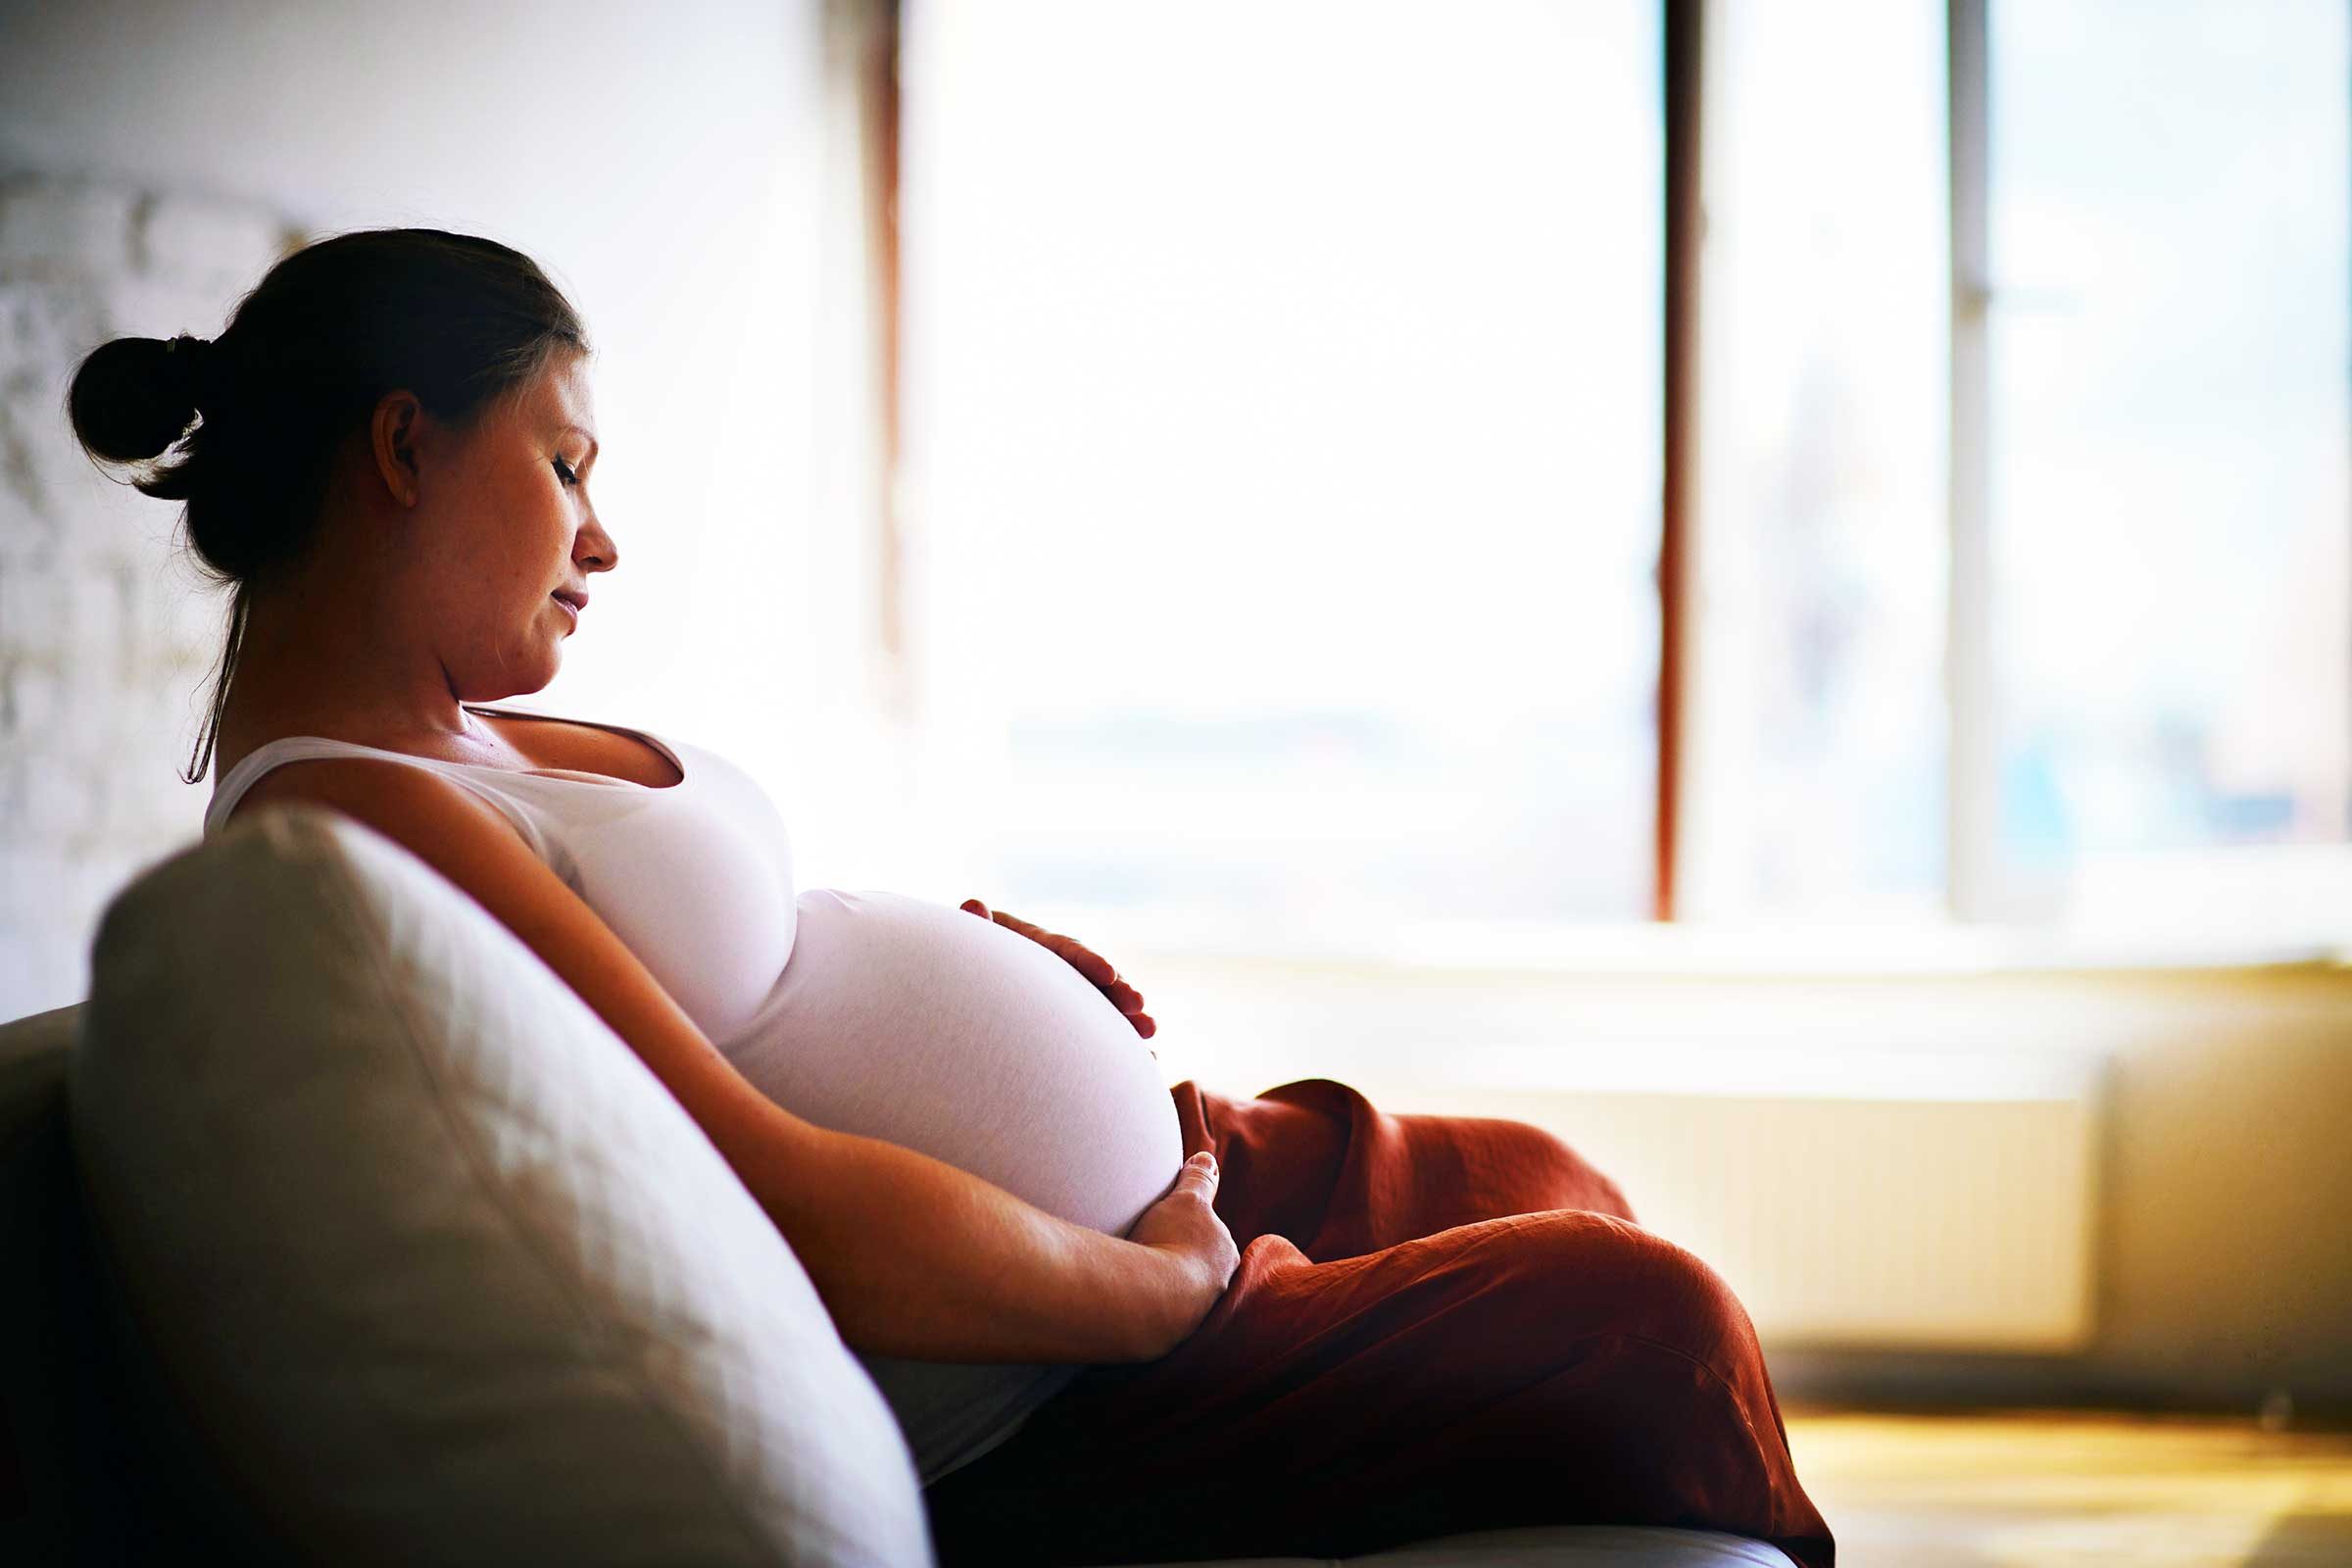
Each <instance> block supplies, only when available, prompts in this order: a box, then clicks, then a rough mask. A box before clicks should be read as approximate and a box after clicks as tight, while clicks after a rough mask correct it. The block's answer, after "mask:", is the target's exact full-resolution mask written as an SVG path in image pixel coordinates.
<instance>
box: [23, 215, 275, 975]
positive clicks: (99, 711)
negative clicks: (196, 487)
mask: <svg viewBox="0 0 2352 1568" xmlns="http://www.w3.org/2000/svg"><path fill="white" fill-rule="evenodd" d="M293 237H294V236H293V234H292V232H291V226H290V225H289V224H288V223H287V222H285V221H283V220H282V219H280V218H278V217H277V216H275V215H273V214H270V213H268V212H264V211H260V210H257V209H255V208H252V207H249V206H240V205H235V204H228V203H221V202H216V201H210V200H204V199H197V198H190V197H185V196H177V195H166V194H159V193H154V192H143V191H137V190H128V189H123V188H120V187H116V186H109V185H104V184H96V183H91V182H87V181H82V180H73V179H59V178H51V177H45V176H43V175H41V174H39V173H38V172H28V171H23V170H16V171H9V170H0V1019H7V1018H12V1017H16V1016H18V1015H20V1014H22V1013H25V1012H30V1011H34V1010H37V1009H40V1008H43V1007H50V1006H56V1005H62V1004H64V1003H68V1002H73V1001H78V1000H79V999H80V998H81V997H82V996H83V995H84V993H85V990H86V986H87V981H88V969H89V944H90V937H91V935H92V933H93V932H94V931H95V929H96V925H97V920H98V915H99V912H100V911H101V910H102V909H103V908H104V907H105V906H106V902H107V900H109V899H110V898H112V897H113V896H114V894H115V893H116V892H117V891H118V890H119V889H121V887H122V886H123V883H124V882H126V881H128V880H129V879H130V878H131V877H132V876H133V875H135V874H136V873H137V872H138V870H139V869H140V868H141V867H142V866H144V865H147V864H149V863H151V862H152V861H153V860H155V859H156V858H159V857H161V856H164V855H167V854H169V853H171V852H172V850H174V849H176V848H178V847H179V846H180V845H182V844H184V843H186V842H188V841H190V840H191V839H193V838H194V837H195V836H196V835H197V833H198V831H199V829H200V825H201V818H202V816H203V812H204V803H205V800H206V797H207V796H208V795H209V793H210V787H209V783H199V784H196V785H187V784H182V783H181V782H180V780H179V777H178V774H177V771H176V770H177V769H178V768H179V767H181V766H184V765H185V763H186V760H187V755H188V749H189V746H190V745H191V743H192V742H193V741H194V739H195V737H196V734H197V731H198V728H199V726H200V725H201V722H202V717H203V710H202V695H203V688H204V686H205V685H206V681H207V677H208V674H209V672H210V670H211V668H212V664H213V661H214V659H215V658H216V657H217V656H218V654H219V652H220V638H221V630H222V619H221V617H222V614H223V613H224V610H225V598H224V596H223V595H221V594H220V593H219V592H217V591H215V590H213V589H210V588H209V587H207V586H205V585H204V583H203V581H202V579H201V578H200V577H199V576H198V575H197V574H196V572H195V570H194V569H193V566H192V565H191V564H190V563H189V562H188V560H187V559H186V557H185V555H184V552H183V550H182V548H181V546H180V545H179V543H178V521H179V518H178V513H179V508H178V507H177V505H176V504H172V503H167V502H161V501H152V500H149V499H148V498H147V497H145V496H142V495H140V494H139V493H138V492H137V491H135V490H132V489H130V488H129V487H128V486H127V485H119V484H116V483H114V482H111V481H110V480H109V479H108V478H107V477H106V476H105V475H103V474H102V473H101V472H100V471H99V470H98V469H97V468H96V467H95V466H92V465H91V463H90V462H89V460H88V459H87V458H85V457H84V456H83V455H82V452H81V449H80V447H79V446H78V445H76V444H75V442H74V440H73V432H72V430H71V428H70V427H69V426H68V424H67V421H66V415H65V396H66V385H67V382H68V380H69V379H70V377H71V375H72V373H73V366H74V364H75V362H76V361H78V360H79V359H80V357H81V356H82V355H83V354H85V353H87V352H88V351H89V350H90V349H91V348H93V347H95V346H96V345H97V344H99V343H102V342H104V341H105V340H106V339H108V338H110V337H117V336H122V335H124V334H135V335H139V336H147V337H170V336H172V334H173V333H175V332H194V333H197V334H198V335H200V336H204V337H211V336H213V335H215V334H217V333H218V332H219V331H220V330H221V325H222V323H223V322H224V321H225V320H226V319H227V316H228V313H229V311H230V310H231V309H232V308H233V307H234V305H235V303H236V301H237V299H238V298H239V297H240V296H241V295H243V293H244V292H245V291H246V290H247V289H250V288H251V287H252V286H253V285H254V284H255V283H256V282H257V281H259V280H260V278H261V275H262V273H263V272H264V271H266V270H268V269H269V266H270V262H271V261H273V260H274V259H275V258H276V256H277V255H279V254H280V253H281V252H282V251H283V249H284V248H285V247H286V246H287V245H288V244H289V243H291V242H292V240H293Z"/></svg>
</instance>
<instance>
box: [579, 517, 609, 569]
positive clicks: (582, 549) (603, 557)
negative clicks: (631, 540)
mask: <svg viewBox="0 0 2352 1568" xmlns="http://www.w3.org/2000/svg"><path fill="white" fill-rule="evenodd" d="M571 559H572V560H574V561H576V562H578V563H579V564H580V569H581V570H582V571H611V570H612V569H613V567H614V566H617V565H619V564H620V548H619V547H618V546H617V545H615V544H613V536H612V535H611V534H609V533H607V532H605V525H604V524H603V523H601V522H595V521H591V522H590V523H589V524H588V526H587V527H585V528H582V529H581V530H580V536H579V538H578V539H577V540H575V541H574V542H573V544H572V550H571Z"/></svg>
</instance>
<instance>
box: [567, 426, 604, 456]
mask: <svg viewBox="0 0 2352 1568" xmlns="http://www.w3.org/2000/svg"><path fill="white" fill-rule="evenodd" d="M564 433H565V434H567V435H568V434H573V433H577V434H579V435H584V436H586V437H587V438H588V461H589V462H590V463H594V462H595V461H596V455H597V453H598V452H600V451H602V450H603V449H602V448H601V447H600V446H599V445H598V444H597V439H596V432H595V431H594V430H591V429H589V428H588V427H587V426H586V425H584V424H567V425H565V426H564Z"/></svg>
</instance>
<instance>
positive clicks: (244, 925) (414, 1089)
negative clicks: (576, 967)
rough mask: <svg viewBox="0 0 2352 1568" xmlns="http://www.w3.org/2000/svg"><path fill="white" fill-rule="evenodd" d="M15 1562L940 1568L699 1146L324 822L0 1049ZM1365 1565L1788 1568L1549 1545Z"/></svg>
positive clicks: (896, 1459) (870, 1405)
mask: <svg viewBox="0 0 2352 1568" xmlns="http://www.w3.org/2000/svg"><path fill="white" fill-rule="evenodd" d="M0 1256H5V1257H6V1258H7V1259H8V1265H9V1266H8V1281H9V1284H8V1289H7V1290H6V1291H5V1292H0V1302H4V1303H5V1304H4V1305H0V1314H4V1315H0V1379H4V1381H0V1398H4V1399H5V1416H6V1425H5V1430H4V1431H0V1560H4V1561H7V1562H11V1563H47V1562H64V1561H69V1560H71V1561H79V1562H100V1563H116V1562H152V1561H185V1560H215V1559H231V1560H240V1561H249V1562H307V1561H321V1560H325V1561H335V1562H385V1563H393V1562H404V1563H405V1562H474V1561H480V1562H485V1563H487V1562H500V1563H528V1562H557V1561H561V1562H567V1563H602V1562H624V1561H625V1562H638V1563H679V1564H700V1563H735V1562H742V1563H810V1564H815V1563H824V1564H833V1563H842V1564H850V1563H860V1564H863V1563H871V1564H877V1565H894V1568H895V1565H902V1564H905V1565H926V1564H929V1563H931V1562H932V1561H933V1556H932V1547H931V1543H930V1539H929V1536H928V1533H927V1529H926V1526H925V1522H924V1519H923V1513H922V1506H921V1495H920V1489H919V1486H918V1482H917V1478H916V1474H915V1471H914V1469H913V1465H912V1461H911V1459H910V1457H909V1454H908V1450H907V1445H906V1442H905V1439H904V1435H903V1433H901V1431H900V1430H899V1428H898V1426H897V1424H896V1423H895V1421H894V1419H893V1418H892V1415H891V1412H890V1409H889V1407H888V1405H887V1404H886V1403H885V1401H884V1399H883V1397H882V1396H881V1395H880V1393H879V1392H878V1391H877V1389H876V1387H875V1385H874V1384H873V1382H872V1381H871V1379H869V1378H868V1377H866V1375H865V1373H864V1371H863V1369H862V1368H861V1367H860V1366H859V1364H858V1361H857V1359H856V1358H855V1357H854V1355H853V1354H852V1353H851V1352H850V1351H849V1349H848V1348H847V1347H846V1346H845V1345H844V1344H843V1343H842V1341H841V1339H840V1336H839V1334H838V1333H837V1332H836V1331H835V1329H834V1327H833V1325H832V1322H831V1320H830V1318H829V1317H827V1316H826V1314H825V1313H824V1310H823V1307H822V1305H821V1302H820V1301H819V1300H818V1299H817V1297H816V1295H815V1293H814V1290H813V1288H812V1287H811V1286H810V1285H809V1282H808V1279H807V1276H806V1275H805V1274H804V1273H803V1272H802V1270H801V1268H800V1265H799V1263H798V1262H797V1260H796V1259H795V1258H794V1257H793V1255H792V1252H791V1250H790V1248H789V1247H788V1246H787V1245H786V1244H785V1243H784V1241H783V1238H782V1237H781V1236H779V1235H778V1234H777V1233H776V1231H775V1229H774V1227H773V1226H772V1225H771V1224H769V1223H767V1222H766V1220H765V1218H764V1215H763V1214H762V1213H761V1212H760V1209H759V1208H758V1206H757V1204H756V1203H754V1202H753V1201H752V1200H751V1197H750V1195H749V1194H748V1193H746V1192H745V1191H744V1190H743V1189H742V1187H741V1186H740V1184H738V1183H736V1182H735V1181H734V1179H733V1176H732V1173H731V1172H729V1171H728V1170H727V1168H726V1166H725V1164H724V1162H723V1161H722V1160H720V1159H719V1157H718V1155H717V1153H716V1152H715V1151H714V1150H712V1149H711V1146H710V1145H709V1143H708V1142H707V1141H706V1140H704V1139H703V1138H702V1136H701V1134H700V1132H699V1130H698V1129H696V1128H695V1127H694V1126H693V1125H692V1123H691V1122H690V1121H689V1120H688V1119H687V1118H686V1117H685V1115H684V1113H683V1111H681V1110H680V1109H679V1108H678V1107H677V1105H676V1103H675V1102H674V1101H672V1100H671V1099H670V1098H669V1097H668V1096H667V1095H666V1094H665V1093H663V1092H662V1089H661V1087H660V1085H659V1084H658V1083H657V1082H656V1081H655V1080H654V1079H653V1078H652V1076H651V1075H650V1074H649V1073H648V1072H647V1071H646V1070H645V1069H644V1067H643V1066H642V1064H641V1063H639V1062H638V1061H637V1059H636V1058H635V1056H634V1055H633V1054H631V1053H630V1052H629V1051H628V1050H627V1048H626V1047H625V1046H624V1045H622V1043H621V1042H620V1041H619V1040H618V1039H617V1038H615V1037H614V1036H613V1034H612V1033H611V1032H610V1031H609V1030H608V1029H606V1028H605V1027H604V1026H603V1024H602V1022H601V1021H600V1020H598V1019H597V1018H596V1017H595V1016H594V1014H593V1013H591V1012H590V1011H589V1010H588V1009H587V1008H586V1006H585V1005H582V1004H580V1003H579V1001H578V999H577V998H576V996H574V995H573V994H572V993H571V992H570V990H569V989H568V988H567V987H565V986H564V984H563V983H562V982H561V981H560V980H558V979H557V978H556V977H555V976H554V975H553V973H552V972H550V971H548V970H547V969H546V967H545V966H544V965H543V964H541V963H540V962H539V960H538V959H537V958H536V957H535V956H533V955H531V954H530V953H529V951H528V950H527V949H525V948H524V947H522V945H521V944H520V943H518V942H516V941H515V939H514V938H513V937H512V936H511V935H510V934H509V933H507V932H506V931H505V930H504V928H502V927H500V926H498V925H497V924H496V923H495V922H494V921H492V920H491V918H490V917H489V916H488V915H487V914H486V913H484V912H483V911H482V910H481V909H480V908H479V907H477V906H475V905H474V904H473V903H472V902H471V901H470V900H467V899H466V898H465V897H464V896H463V895H461V894H459V893H458V892H457V890H456V889H454V888H452V887H450V886H449V885H448V884H447V883H446V882H444V881H442V880H441V879H440V878H439V877H437V876H436V875H435V874H434V873H433V872H432V871H431V870H430V869H429V868H427V867H426V866H424V865H423V863H422V862H421V861H418V860H417V859H416V858H414V857H413V856H410V855H409V854H408V853H407V852H405V851H403V850H401V849H400V848H399V847H398V846H396V845H393V844H392V843H390V842H389V841H388V840H385V839H383V838H381V837H380V836H378V835H376V834H374V833H372V832H369V831H368V830H367V829H366V828H364V827H361V826H359V825H358V824H356V823H353V822H351V821H349V820H347V819H343V818H340V817H336V816H333V815H331V814H330V813H327V812H324V811H319V810H316V809H307V808H293V809H264V810H261V811H257V812H253V813H249V814H248V816H246V817H245V818H241V819H240V820H239V822H238V823H237V824H236V825H235V826H234V827H233V828H232V829H231V830H230V831H228V832H226V833H224V834H222V835H221V836H220V837H218V838H215V839H211V840H207V841H205V842H203V843H200V844H197V845H194V846H191V847H190V848H189V849H187V850H186V851H184V852H182V853H181V854H179V855H177V856H174V857H172V858H170V859H168V860H166V861H164V862H162V863H161V864H159V865H157V866H155V867H153V868H151V869H150V870H149V871H147V872H146V873H145V874H144V875H142V876H141V877H140V878H138V879H137V880H136V881H134V882H133V883H132V884H131V885H130V886H129V887H128V888H126V889H124V890H123V893H122V894H121V895H119V896H118V897H117V899H116V900H115V901H114V902H113V904H112V905H111V906H110V907H109V908H108V910H107V911H106V914H105V917H104V919H103V921H102V923H101V926H100V929H99V933H98V936H97V939H96V944H95V947H94V950H93V957H92V981H91V994H90V997H89V999H88V1001H87V1002H85V1003H83V1004H81V1005H76V1006H73V1007H66V1008H60V1009H58V1010H55V1011H51V1012H46V1013H42V1014H39V1015H37V1016H34V1017H30V1018H25V1019H20V1020H18V1021H16V1022H14V1023H11V1024H7V1025H5V1026H0ZM1283 1560H1285V1561H1303V1560H1305V1559H1283ZM1353 1560H1357V1561H1363V1562H1378V1563H1381V1564H1393V1565H1397V1568H1404V1565H1422V1568H1438V1565H1460V1568H1472V1565H1477V1568H1511V1565H1531V1568H1532V1565H1538V1564H1543V1565H1551V1568H1576V1565H1590V1568H1599V1565H1604V1564H1605V1565H1612V1568H1698V1565H1701V1564H1707V1565H1722V1564H1734V1563H1739V1564H1768V1565H1777V1568H1786V1565H1787V1563H1788V1559H1787V1558H1786V1557H1785V1556H1783V1555H1782V1554H1781V1553H1780V1552H1778V1551H1776V1550H1775V1549H1773V1548H1772V1547H1770V1546H1768V1545H1766V1544H1762V1543H1758V1542H1752V1541H1745V1540H1741V1539H1739V1538H1734V1537H1730V1536H1724V1535H1719V1534H1712V1533H1707V1532H1699V1531H1685V1530H1658V1529H1642V1528H1631V1527H1565V1526H1560V1527H1544V1528H1532V1529H1531V1528H1518V1529H1507V1530H1495V1531H1482V1532H1477V1533H1474V1534H1470V1535H1462V1536H1454V1537H1448V1538H1446V1539H1445V1540H1442V1541H1435V1542H1426V1543H1421V1544H1411V1545H1403V1546H1398V1547H1397V1548H1394V1549H1391V1550H1387V1551H1382V1552H1378V1553H1374V1554H1372V1555H1370V1556H1367V1557H1363V1558H1358V1559H1353Z"/></svg>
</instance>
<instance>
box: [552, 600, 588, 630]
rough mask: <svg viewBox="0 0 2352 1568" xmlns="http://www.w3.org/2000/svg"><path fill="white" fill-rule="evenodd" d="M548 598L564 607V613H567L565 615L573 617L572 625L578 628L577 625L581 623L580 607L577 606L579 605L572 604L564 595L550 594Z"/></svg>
mask: <svg viewBox="0 0 2352 1568" xmlns="http://www.w3.org/2000/svg"><path fill="white" fill-rule="evenodd" d="M547 597H548V598H550V599H553V600H554V601H555V602H556V603H557V604H559V605H562V606H563V607H564V613H565V614H568V615H569V616H571V623H572V624H573V625H574V626H577V625H578V624H579V623H580V607H579V606H577V605H575V604H573V603H572V602H571V601H570V600H568V599H565V598H564V596H563V595H561V594H549V595H548V596H547Z"/></svg>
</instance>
